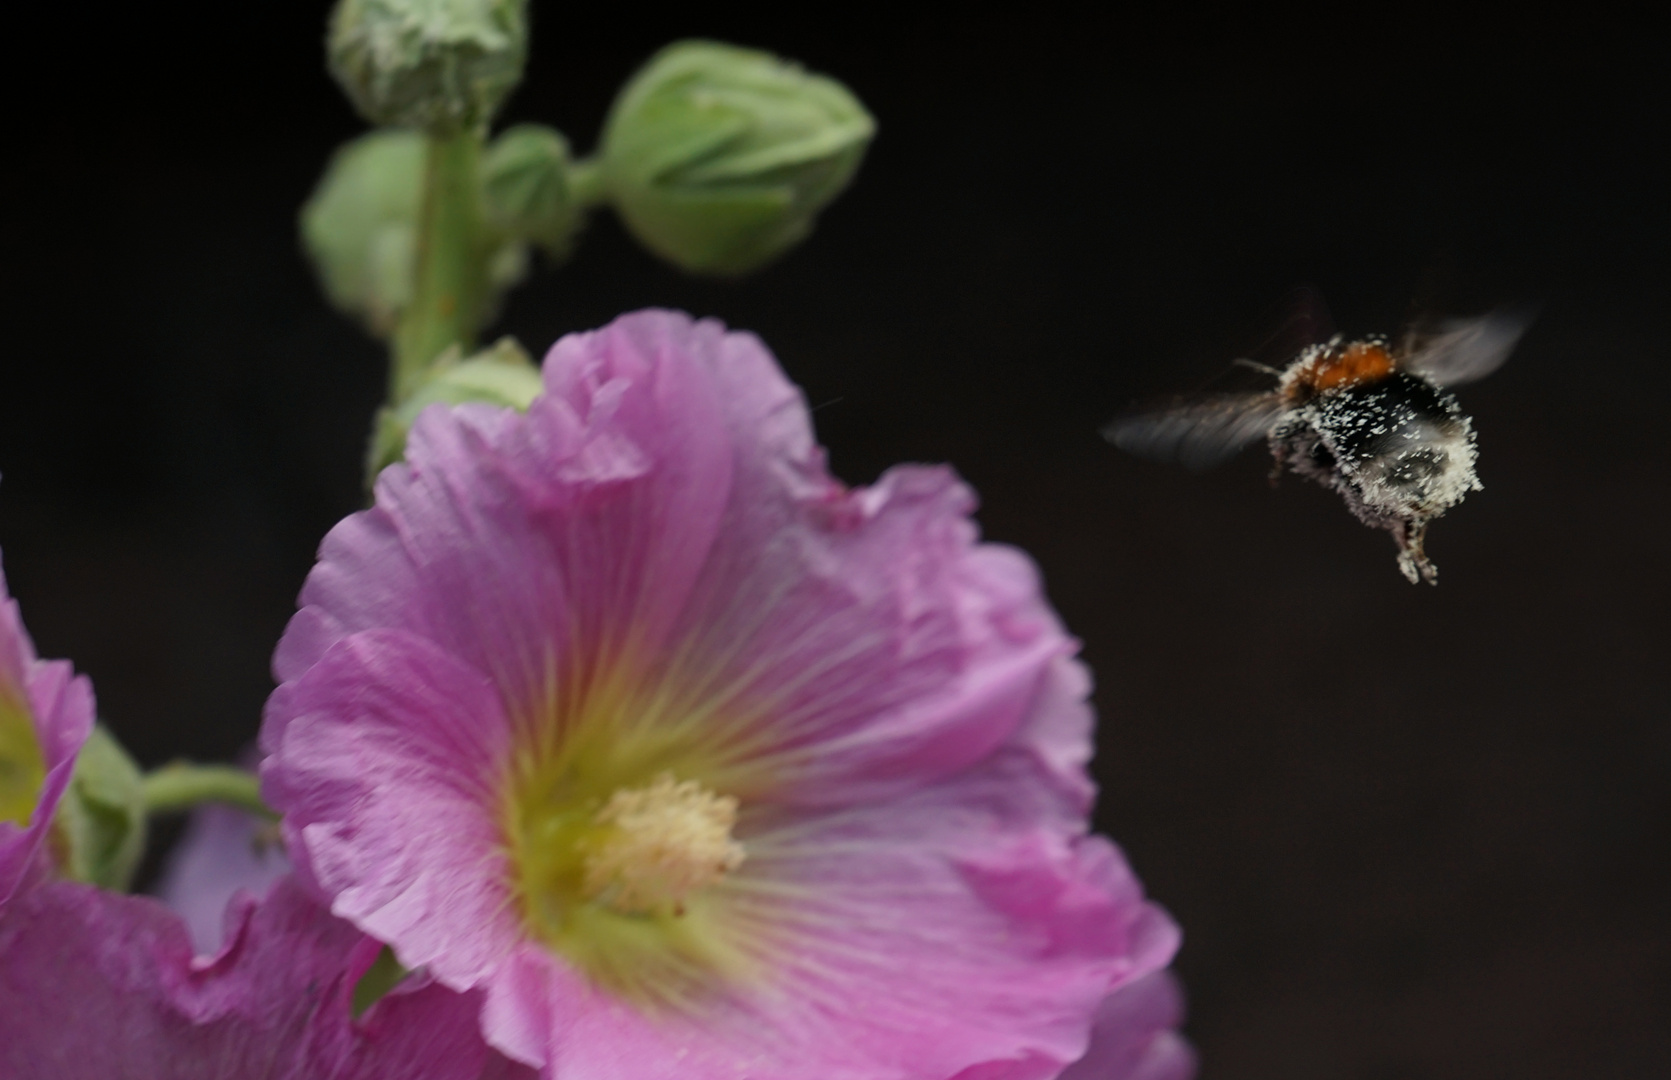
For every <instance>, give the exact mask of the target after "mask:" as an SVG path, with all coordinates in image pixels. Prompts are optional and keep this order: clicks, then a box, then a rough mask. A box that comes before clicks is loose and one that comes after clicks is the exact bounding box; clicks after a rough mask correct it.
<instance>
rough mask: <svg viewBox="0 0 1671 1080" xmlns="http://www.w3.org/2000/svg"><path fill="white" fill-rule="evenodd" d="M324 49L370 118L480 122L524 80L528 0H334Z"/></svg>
mask: <svg viewBox="0 0 1671 1080" xmlns="http://www.w3.org/2000/svg"><path fill="white" fill-rule="evenodd" d="M326 50H327V53H328V55H329V58H330V65H331V74H333V75H335V76H336V80H337V82H339V83H341V84H342V88H343V90H345V91H346V92H347V94H348V96H349V98H350V99H351V100H352V101H353V102H354V106H355V108H357V109H359V110H360V113H361V115H363V116H364V117H365V118H366V119H367V120H370V121H371V122H372V123H374V124H384V125H389V126H395V127H415V128H422V129H424V130H426V131H430V132H434V133H450V132H456V131H460V130H464V129H466V128H471V127H484V128H485V127H486V125H487V123H488V121H489V120H491V119H492V118H493V114H494V112H495V111H497V110H498V108H499V106H500V105H501V104H502V103H503V102H504V100H505V98H506V97H508V96H509V95H510V92H511V91H512V90H514V89H515V88H516V84H517V83H518V82H520V81H521V80H522V68H523V64H524V62H525V61H526V60H527V55H528V16H527V0H340V2H339V3H338V4H337V6H336V10H335V11H334V12H332V14H331V28H330V34H329V37H328V38H327V41H326Z"/></svg>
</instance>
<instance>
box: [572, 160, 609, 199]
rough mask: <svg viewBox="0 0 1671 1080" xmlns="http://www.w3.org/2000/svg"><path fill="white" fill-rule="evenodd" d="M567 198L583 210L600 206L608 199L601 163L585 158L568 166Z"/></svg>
mask: <svg viewBox="0 0 1671 1080" xmlns="http://www.w3.org/2000/svg"><path fill="white" fill-rule="evenodd" d="M569 198H571V199H573V200H574V204H575V205H576V206H578V207H580V208H581V209H583V210H584V209H588V208H590V207H594V206H598V205H601V204H602V203H603V202H605V201H606V200H607V199H608V198H609V190H608V187H607V185H605V183H604V177H603V163H602V162H600V161H599V160H598V159H597V158H586V159H585V160H584V161H576V162H574V163H573V164H572V165H570V166H569Z"/></svg>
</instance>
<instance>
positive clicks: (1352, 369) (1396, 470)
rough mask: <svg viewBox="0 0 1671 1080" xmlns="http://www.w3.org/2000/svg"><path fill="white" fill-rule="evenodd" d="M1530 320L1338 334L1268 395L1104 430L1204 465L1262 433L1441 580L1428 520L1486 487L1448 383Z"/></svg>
mask: <svg viewBox="0 0 1671 1080" xmlns="http://www.w3.org/2000/svg"><path fill="white" fill-rule="evenodd" d="M1529 321H1530V320H1529V316H1528V315H1527V314H1526V313H1525V312H1523V311H1518V310H1509V309H1504V310H1500V311H1495V312H1492V313H1491V314H1488V315H1484V316H1481V317H1478V318H1473V319H1459V320H1452V321H1449V322H1445V323H1442V324H1440V325H1439V326H1438V327H1436V328H1433V329H1430V330H1425V331H1423V330H1412V331H1411V332H1409V333H1407V334H1406V335H1405V337H1404V340H1403V341H1402V342H1401V343H1399V344H1398V345H1393V344H1392V343H1390V342H1389V341H1388V340H1387V339H1386V338H1383V337H1369V338H1363V339H1357V340H1347V339H1346V338H1343V337H1341V336H1339V335H1336V336H1334V337H1331V338H1329V339H1328V340H1327V341H1324V342H1320V343H1316V344H1311V345H1308V346H1306V347H1305V348H1303V349H1301V350H1300V352H1299V354H1298V355H1297V356H1295V357H1294V358H1293V359H1292V360H1291V361H1290V362H1289V364H1288V366H1287V367H1286V368H1284V369H1281V370H1278V369H1275V368H1267V367H1264V366H1263V365H1258V364H1253V363H1251V362H1250V361H1242V363H1244V364H1246V365H1247V366H1250V367H1254V368H1257V369H1259V370H1261V371H1264V372H1266V373H1267V374H1269V375H1270V376H1273V377H1274V378H1275V380H1276V386H1275V387H1274V388H1272V389H1269V390H1264V391H1254V392H1247V393H1237V394H1216V395H1210V396H1202V397H1197V398H1191V399H1185V400H1182V401H1177V402H1174V403H1171V404H1168V405H1163V406H1159V407H1154V408H1147V409H1139V410H1136V411H1133V412H1130V413H1127V414H1125V415H1123V416H1120V417H1117V418H1116V419H1115V420H1114V421H1113V422H1111V423H1110V424H1108V426H1107V427H1105V428H1104V429H1103V435H1104V436H1106V437H1107V438H1108V440H1109V441H1110V442H1112V443H1113V444H1114V445H1115V446H1118V447H1119V448H1120V449H1122V450H1125V451H1128V452H1129V453H1132V454H1136V455H1138V456H1139V457H1145V458H1150V459H1152V460H1158V461H1171V462H1177V463H1180V464H1182V465H1185V466H1187V467H1189V468H1192V469H1205V468H1209V467H1211V466H1213V465H1217V464H1219V463H1220V462H1222V461H1225V460H1227V459H1229V458H1230V457H1232V456H1234V455H1235V454H1236V453H1237V451H1239V450H1241V449H1242V447H1244V446H1246V445H1247V444H1248V443H1251V442H1253V441H1255V440H1256V439H1260V438H1264V439H1266V440H1267V441H1268V442H1269V444H1270V448H1271V456H1272V457H1273V458H1274V459H1275V466H1274V467H1273V469H1272V472H1271V478H1272V480H1275V479H1276V478H1277V477H1278V476H1279V475H1281V473H1282V470H1283V469H1284V468H1287V469H1289V470H1291V471H1293V472H1295V473H1297V474H1299V475H1300V476H1304V477H1307V478H1309V479H1312V480H1315V481H1317V482H1318V483H1319V484H1322V485H1323V486H1324V487H1327V488H1331V489H1333V490H1335V491H1338V492H1339V493H1340V494H1341V496H1342V497H1343V498H1344V499H1345V500H1346V505H1347V507H1348V508H1349V509H1350V510H1351V511H1352V513H1353V514H1355V515H1357V517H1358V520H1360V521H1362V522H1363V523H1364V524H1366V525H1369V526H1372V527H1374V528H1378V529H1386V530H1388V531H1389V532H1391V533H1392V535H1393V540H1394V541H1396V542H1397V544H1398V568H1399V569H1400V570H1402V571H1403V572H1404V576H1405V577H1407V578H1409V579H1410V581H1412V582H1418V581H1426V582H1428V583H1430V584H1432V583H1436V582H1437V581H1438V569H1437V568H1436V567H1435V566H1434V565H1433V563H1432V561H1431V560H1429V559H1428V557H1427V553H1426V551H1425V550H1424V548H1423V541H1424V539H1425V537H1426V534H1427V525H1428V522H1430V521H1432V520H1433V519H1434V518H1436V517H1439V516H1440V515H1442V514H1443V513H1444V512H1445V511H1446V510H1449V509H1450V508H1451V507H1453V506H1455V505H1456V504H1457V503H1459V502H1461V501H1462V499H1463V496H1465V495H1467V494H1468V492H1470V491H1477V490H1479V488H1480V482H1479V478H1478V477H1477V476H1476V475H1475V472H1474V461H1475V458H1476V457H1477V451H1476V449H1475V444H1474V428H1473V424H1472V423H1471V422H1470V421H1469V419H1468V417H1467V416H1466V415H1465V414H1464V413H1463V412H1462V407H1461V405H1459V404H1458V403H1457V400H1456V397H1455V395H1453V394H1452V393H1451V392H1450V389H1449V388H1450V387H1453V386H1459V385H1461V384H1463V383H1467V382H1472V381H1474V380H1475V379H1480V378H1484V377H1485V376H1486V375H1489V374H1491V372H1493V371H1495V370H1496V369H1497V368H1498V367H1499V366H1501V365H1502V363H1503V361H1504V360H1506V359H1508V355H1509V353H1510V351H1512V350H1513V348H1514V345H1515V342H1516V341H1518V340H1519V338H1520V335H1521V334H1522V333H1523V332H1524V331H1525V329H1526V326H1527V324H1528V322H1529Z"/></svg>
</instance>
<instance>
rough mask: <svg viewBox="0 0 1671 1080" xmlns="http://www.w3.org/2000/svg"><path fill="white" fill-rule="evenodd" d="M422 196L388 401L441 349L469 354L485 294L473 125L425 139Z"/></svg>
mask: <svg viewBox="0 0 1671 1080" xmlns="http://www.w3.org/2000/svg"><path fill="white" fill-rule="evenodd" d="M425 139H426V144H427V146H426V150H425V155H424V196H423V204H422V207H421V209H420V210H419V218H418V245H417V248H418V250H417V260H418V267H417V280H416V282H415V288H414V290H413V295H412V302H411V304H410V305H408V306H407V308H406V310H405V311H404V312H402V314H401V317H400V325H399V326H398V327H397V328H396V330H395V347H394V363H393V365H392V368H391V370H390V372H389V404H391V405H396V404H399V403H400V402H402V401H404V400H405V399H406V398H407V397H409V396H410V395H411V393H412V392H413V391H414V390H416V389H417V388H418V386H420V385H421V384H422V382H423V376H424V372H425V371H426V370H427V369H428V368H429V365H430V364H432V363H433V362H434V361H435V358H436V357H437V356H440V355H441V353H443V352H444V351H446V349H447V348H448V346H452V345H457V346H458V347H459V349H460V350H461V351H462V352H464V353H469V352H470V351H471V349H472V347H473V346H474V344H475V339H476V331H477V330H478V329H479V328H480V326H481V316H482V305H483V303H484V302H485V300H486V297H487V238H486V227H485V224H484V222H483V220H482V206H481V187H480V179H479V173H480V170H481V157H482V136H481V134H480V133H479V132H477V131H474V130H467V131H464V132H460V133H458V134H455V135H436V134H431V135H428V136H426V137H425Z"/></svg>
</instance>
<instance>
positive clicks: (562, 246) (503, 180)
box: [482, 124, 580, 258]
mask: <svg viewBox="0 0 1671 1080" xmlns="http://www.w3.org/2000/svg"><path fill="white" fill-rule="evenodd" d="M571 164H572V162H571V159H570V157H569V144H568V140H567V139H565V138H563V136H562V134H561V133H559V132H557V131H555V130H553V129H551V128H548V127H545V126H543V125H541V124H518V125H517V126H516V127H513V128H509V129H507V130H506V131H505V132H504V133H503V134H501V135H500V136H499V137H498V138H497V139H494V140H493V143H492V144H491V145H490V146H489V147H488V148H487V154H486V155H485V156H484V157H483V159H482V192H483V196H484V198H485V200H486V204H487V216H488V220H489V221H491V222H492V223H493V225H494V227H496V228H498V229H499V230H500V231H502V232H504V233H506V234H507V235H510V236H515V237H519V238H522V239H526V240H529V241H532V242H533V243H535V244H538V245H539V246H540V247H541V248H542V249H543V250H544V251H545V252H546V253H547V254H549V255H551V256H552V257H553V258H562V257H563V256H565V255H567V254H568V250H569V245H570V243H571V241H573V239H574V234H575V232H576V230H577V228H578V227H579V225H580V207H579V206H577V205H576V203H575V199H574V197H573V193H572V192H571V191H570V187H569V170H570V167H571Z"/></svg>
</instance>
